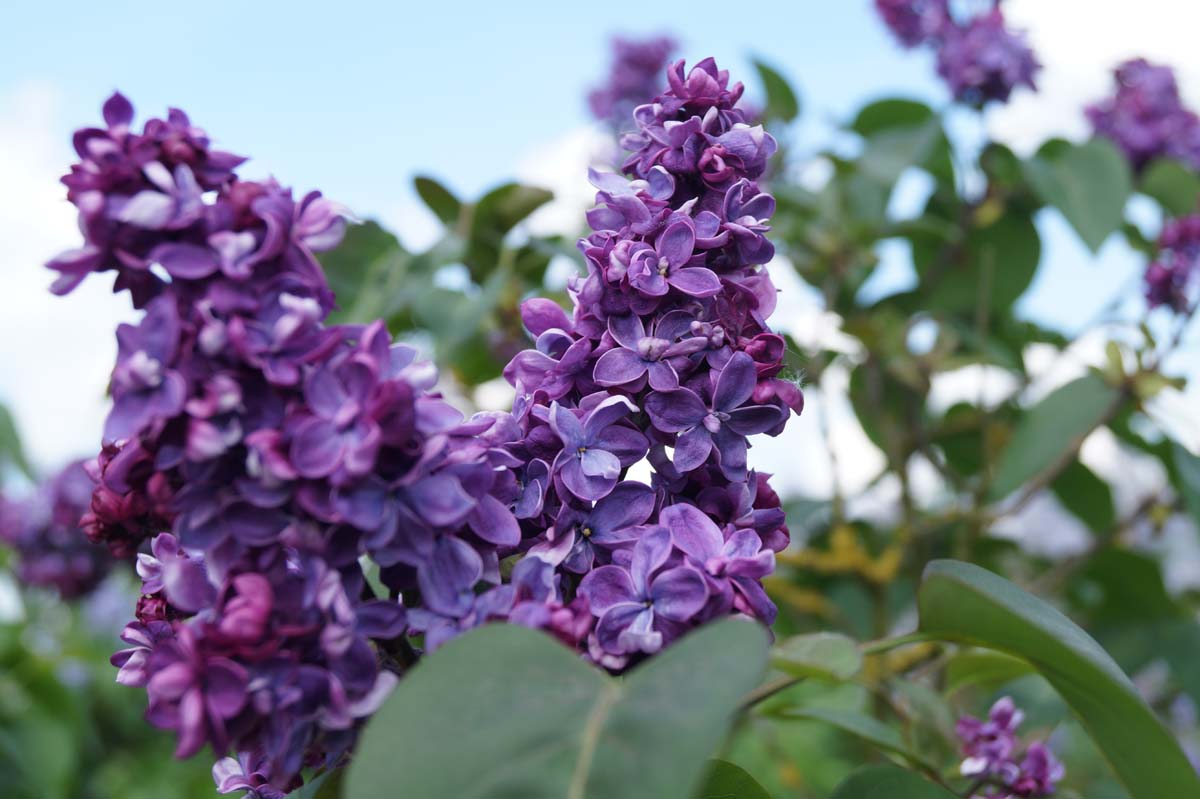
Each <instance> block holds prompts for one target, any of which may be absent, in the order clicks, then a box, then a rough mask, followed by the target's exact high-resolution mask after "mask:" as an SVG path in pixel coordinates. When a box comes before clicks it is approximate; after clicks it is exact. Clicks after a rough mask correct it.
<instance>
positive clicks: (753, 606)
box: [472, 59, 803, 670]
mask: <svg viewBox="0 0 1200 799" xmlns="http://www.w3.org/2000/svg"><path fill="white" fill-rule="evenodd" d="M666 84H667V87H668V88H667V90H666V91H665V92H663V93H662V94H660V95H658V96H657V97H654V98H653V99H652V100H651V101H650V102H647V103H644V104H642V105H640V106H639V107H638V108H637V109H636V111H635V112H634V121H635V122H636V129H635V130H634V131H632V132H630V133H629V134H627V135H626V136H625V137H624V139H623V144H624V146H625V148H626V149H627V150H629V151H630V155H629V156H628V158H627V159H626V160H625V163H624V167H623V172H624V174H623V175H622V174H612V173H601V172H595V171H593V172H592V173H591V175H590V179H591V182H592V184H593V185H594V186H595V187H596V189H597V193H596V207H595V208H594V209H593V210H592V211H590V212H589V213H588V222H589V224H590V225H591V228H592V233H591V234H590V235H589V236H587V237H586V238H584V239H583V240H582V241H580V243H579V249H580V251H581V252H582V253H583V255H584V258H585V260H586V263H587V272H586V274H584V275H580V276H576V277H575V278H573V279H572V281H571V283H570V286H569V292H570V295H571V298H572V301H573V308H572V310H571V312H570V313H565V312H564V311H563V310H562V309H561V308H559V307H558V306H556V305H553V304H549V303H547V302H546V301H545V300H531V301H529V302H528V303H526V304H525V306H524V307H523V309H522V316H523V318H524V320H525V323H526V327H527V328H528V329H529V331H530V333H531V334H532V335H533V336H534V337H535V340H536V344H535V347H534V348H533V349H530V350H527V351H526V352H523V353H520V354H518V355H517V356H516V357H515V358H514V359H513V360H512V362H511V363H510V364H509V365H508V367H507V368H506V369H505V371H504V374H505V377H506V378H507V379H508V380H509V382H510V383H512V385H513V386H514V387H515V388H516V391H517V400H516V403H515V406H514V416H515V417H516V418H517V420H518V422H519V423H520V424H521V427H522V434H521V436H520V440H519V443H517V444H516V446H513V447H510V452H512V453H513V454H514V455H516V456H518V457H519V458H520V459H521V460H522V461H523V465H522V466H520V467H518V469H517V471H518V473H519V477H518V483H519V484H520V485H521V486H522V488H521V500H520V502H519V512H518V513H517V516H518V518H519V519H520V521H521V527H522V530H523V539H526V540H528V539H529V538H532V540H533V541H534V542H535V543H534V544H533V546H532V547H530V548H529V550H528V554H527V556H526V561H528V560H529V559H532V558H537V559H540V560H543V561H545V562H546V563H548V564H550V565H552V566H553V567H554V571H555V574H556V576H557V584H558V591H559V592H560V594H561V597H562V600H566V599H569V598H570V597H575V599H576V600H580V599H582V600H583V601H584V604H585V607H586V609H587V611H588V612H589V614H590V616H591V617H592V618H593V619H594V627H593V628H592V629H591V630H590V632H587V633H586V653H587V656H588V657H589V658H590V659H591V660H593V661H594V662H596V663H598V664H600V665H603V666H604V667H606V668H609V669H612V670H620V669H623V668H626V667H627V666H629V665H630V664H631V663H634V662H637V661H638V660H639V659H641V658H644V657H646V656H647V655H650V654H653V653H655V652H657V651H659V650H660V649H662V648H663V647H665V646H668V645H669V644H670V643H671V642H672V641H674V640H676V639H677V638H678V637H679V636H681V635H683V634H684V633H686V632H687V630H689V629H691V628H693V627H695V626H697V625H699V624H703V623H705V622H706V621H709V620H711V619H714V618H718V617H721V616H725V615H729V614H738V615H743V616H747V617H751V618H756V619H758V620H760V621H763V622H766V623H770V622H771V621H772V620H773V619H774V615H775V607H774V605H773V604H772V603H771V601H770V600H769V599H768V598H767V596H766V593H765V592H764V591H763V590H762V585H761V580H762V578H763V577H764V576H766V575H767V574H769V573H771V571H772V570H773V569H774V554H775V552H776V551H778V550H779V549H782V548H783V547H785V546H786V545H787V541H788V534H787V528H786V527H785V526H784V520H783V514H782V512H781V511H780V510H779V501H778V497H777V496H776V495H775V494H774V492H773V491H771V490H770V488H769V485H767V483H766V478H765V476H763V475H757V474H755V473H754V472H753V471H751V470H750V469H749V467H748V464H747V457H746V451H747V447H748V443H747V436H749V435H753V434H757V433H764V432H765V433H768V434H777V433H778V432H779V431H780V430H781V429H782V427H783V425H784V423H785V422H786V420H787V418H788V416H789V414H790V413H791V412H792V411H795V412H799V411H800V408H801V407H802V404H803V398H802V396H801V394H800V391H799V390H798V388H797V387H796V386H795V385H794V384H793V383H791V382H789V381H787V380H784V379H782V378H781V377H780V376H779V375H780V372H781V370H782V367H783V352H784V348H783V341H782V339H781V338H780V337H778V336H777V335H776V334H774V333H772V332H771V331H770V329H769V328H768V327H767V324H766V318H767V316H769V314H770V312H771V310H772V309H773V308H774V301H775V289H774V287H773V286H772V285H771V282H770V278H769V277H768V275H767V274H766V272H765V271H764V270H763V268H762V265H763V264H765V263H766V262H768V261H769V260H770V259H771V257H772V256H773V254H774V250H773V248H772V247H771V245H770V243H769V241H768V240H767V239H766V235H765V234H766V233H767V232H768V231H769V230H770V216H771V214H772V213H773V212H774V200H773V198H771V196H770V195H769V194H767V193H766V192H764V191H763V190H762V189H761V188H760V187H759V186H758V185H757V183H756V182H755V181H756V180H757V179H758V178H759V177H760V176H761V175H762V174H763V171H764V170H765V168H766V165H767V160H768V159H769V158H770V156H771V155H772V154H773V153H774V152H775V148H776V146H775V141H774V139H772V138H771V136H770V135H769V134H767V133H765V132H764V131H763V130H762V128H761V127H759V126H757V125H752V124H750V123H749V121H748V120H747V118H746V116H745V111H744V110H742V109H741V108H739V107H738V105H737V103H738V101H739V99H740V98H741V95H742V86H741V84H738V83H731V82H730V79H729V75H728V73H727V72H725V71H723V70H721V69H719V68H718V67H717V65H716V63H715V62H714V61H713V60H712V59H705V60H704V61H701V62H700V63H698V64H697V65H696V66H694V67H692V68H691V69H687V68H686V67H685V65H684V63H683V62H682V61H680V62H677V63H675V64H672V65H671V66H670V68H669V69H668V71H667V79H666ZM668 450H670V451H672V452H673V454H671V455H668ZM643 459H647V460H648V461H649V463H650V465H651V466H652V469H653V473H652V476H651V481H650V484H649V485H643V484H639V483H636V482H632V481H630V480H628V479H627V470H628V469H629V467H630V466H632V465H634V464H635V463H636V462H638V461H641V460H643ZM523 562H524V561H523ZM562 600H560V601H562ZM472 613H473V614H474V615H475V616H476V617H477V616H478V614H479V609H478V608H474V609H472ZM579 629H581V630H582V629H586V628H585V627H584V625H582V624H581V625H580V626H579Z"/></svg>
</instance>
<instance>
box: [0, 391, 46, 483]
mask: <svg viewBox="0 0 1200 799" xmlns="http://www.w3.org/2000/svg"><path fill="white" fill-rule="evenodd" d="M6 465H12V466H13V467H14V468H16V469H17V470H18V471H20V472H21V474H23V475H25V476H26V477H28V478H29V479H30V480H37V477H36V475H35V474H34V471H33V467H32V466H30V465H29V461H28V459H26V457H25V448H24V447H23V446H21V436H20V434H19V433H17V422H16V420H15V419H13V415H12V413H11V412H10V411H9V410H8V408H7V407H5V406H4V405H2V404H0V469H2V468H3V467H4V466H6ZM2 478H3V474H2V473H0V479H2Z"/></svg>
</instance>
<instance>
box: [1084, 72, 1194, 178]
mask: <svg viewBox="0 0 1200 799" xmlns="http://www.w3.org/2000/svg"><path fill="white" fill-rule="evenodd" d="M1114 78H1115V80H1116V84H1117V87H1116V92H1115V93H1114V95H1113V96H1112V97H1110V98H1108V99H1106V100H1103V101H1102V102H1099V103H1096V104H1094V105H1091V106H1089V107H1088V108H1087V109H1086V113H1087V117H1088V119H1089V120H1090V121H1091V123H1092V126H1093V128H1094V129H1095V131H1096V133H1097V135H1100V136H1106V137H1108V138H1109V139H1112V140H1113V142H1114V143H1116V145H1117V146H1118V147H1120V148H1121V149H1122V150H1123V151H1124V152H1125V155H1126V157H1128V158H1129V162H1130V164H1132V165H1133V168H1134V169H1135V170H1141V169H1142V168H1144V167H1145V166H1146V165H1147V164H1149V163H1150V162H1151V161H1153V160H1154V159H1155V158H1159V157H1167V158H1174V159H1177V160H1179V161H1182V162H1183V163H1185V164H1187V165H1188V166H1190V167H1191V168H1193V169H1200V117H1197V115H1196V114H1195V113H1193V112H1192V111H1190V110H1188V109H1187V108H1185V107H1184V105H1183V100H1182V98H1181V97H1180V96H1179V84H1178V83H1176V81H1175V72H1174V71H1173V70H1172V69H1171V68H1170V67H1167V66H1161V65H1157V64H1151V63H1149V62H1148V61H1146V60H1145V59H1143V58H1135V59H1132V60H1130V61H1126V62H1125V63H1123V64H1121V65H1120V66H1119V67H1117V69H1116V71H1115V72H1114Z"/></svg>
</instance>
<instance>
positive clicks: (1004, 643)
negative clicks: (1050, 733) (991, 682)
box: [917, 561, 1200, 799]
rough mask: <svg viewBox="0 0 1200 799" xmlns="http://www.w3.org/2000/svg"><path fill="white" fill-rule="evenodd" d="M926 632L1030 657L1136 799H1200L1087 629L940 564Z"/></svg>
mask: <svg viewBox="0 0 1200 799" xmlns="http://www.w3.org/2000/svg"><path fill="white" fill-rule="evenodd" d="M917 600H918V605H919V607H920V613H921V630H922V631H923V632H925V633H928V634H930V635H931V636H934V637H937V638H942V639H945V640H951V641H960V642H963V643H968V644H973V645H976V646H983V647H988V648H990V649H997V650H1000V651H1002V652H1007V653H1008V654H1010V655H1015V656H1018V657H1021V658H1023V659H1025V660H1028V661H1029V662H1030V663H1031V664H1033V666H1034V667H1035V668H1036V669H1037V670H1038V671H1039V672H1041V674H1042V675H1043V676H1044V677H1045V678H1046V679H1047V680H1049V682H1050V683H1051V684H1052V685H1053V686H1054V687H1055V689H1056V690H1057V691H1058V692H1059V694H1061V695H1062V697H1063V699H1064V700H1066V702H1067V704H1068V705H1070V707H1071V709H1072V710H1073V711H1074V712H1075V714H1076V715H1077V716H1078V717H1079V720H1080V721H1081V722H1082V723H1083V726H1084V727H1085V728H1086V729H1087V731H1088V732H1089V733H1090V735H1091V736H1092V739H1093V740H1094V741H1095V742H1096V745H1097V746H1098V747H1099V748H1100V750H1101V751H1102V752H1104V754H1105V756H1106V757H1107V758H1108V760H1109V762H1110V763H1111V764H1112V767H1113V770H1114V771H1115V772H1116V774H1117V776H1118V777H1119V778H1120V779H1121V781H1122V782H1123V783H1124V784H1125V787H1126V788H1127V789H1128V790H1129V793H1130V795H1131V796H1132V797H1133V799H1166V798H1167V797H1181V799H1182V797H1185V796H1197V797H1200V777H1198V776H1197V774H1196V772H1195V770H1193V768H1192V766H1191V764H1189V763H1188V760H1187V758H1186V757H1185V756H1184V754H1183V752H1182V751H1181V750H1180V748H1179V744H1178V743H1176V741H1175V738H1174V736H1172V735H1171V733H1170V732H1169V731H1168V730H1167V728H1166V727H1164V726H1163V724H1162V722H1160V721H1159V720H1158V718H1157V717H1156V716H1155V715H1154V713H1153V712H1152V711H1151V710H1150V708H1148V707H1147V706H1146V704H1145V703H1144V702H1143V701H1142V699H1141V697H1139V696H1138V694H1137V691H1136V689H1135V688H1134V687H1133V683H1131V682H1130V681H1129V678H1128V677H1126V676H1125V674H1124V673H1123V672H1122V671H1121V669H1120V668H1119V667H1118V666H1117V664H1116V663H1115V662H1113V659H1112V658H1111V657H1109V656H1108V654H1107V653H1106V652H1105V651H1104V650H1103V649H1102V648H1101V647H1100V645H1099V644H1097V643H1096V642H1095V641H1094V640H1093V639H1092V638H1091V637H1090V636H1089V635H1088V634H1087V633H1085V632H1084V631H1083V630H1081V629H1080V628H1079V627H1077V626H1076V625H1075V624H1073V623H1072V622H1071V621H1070V620H1069V619H1068V618H1067V617H1066V616H1063V615H1062V614H1061V613H1059V612H1058V611H1057V610H1055V609H1054V608H1052V607H1050V606H1049V605H1047V604H1046V603H1045V602H1043V601H1042V600H1040V599H1038V598H1037V597H1035V596H1032V595H1031V594H1028V593H1026V592H1025V591H1022V590H1021V589H1020V588H1017V587H1016V586H1015V585H1013V584H1012V583H1010V582H1008V581H1007V580H1005V579H1003V578H1002V577H998V576H996V575H995V574H992V573H991V572H989V571H987V570H985V569H981V568H979V567H978V566H973V565H971V564H968V563H958V562H955V561H934V562H933V563H931V564H929V567H928V568H927V569H926V570H925V577H924V579H923V581H922V583H921V589H920V592H919V593H918V597H917Z"/></svg>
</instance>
